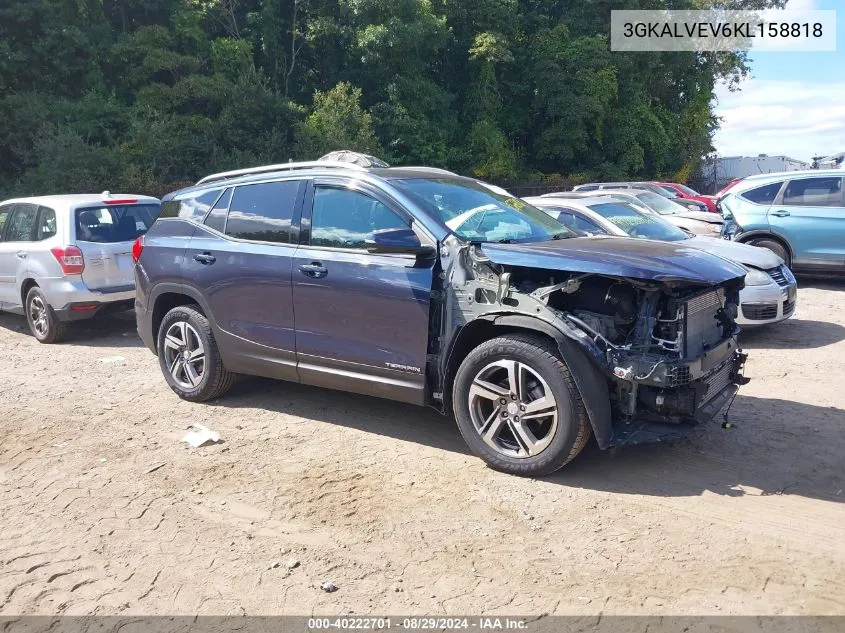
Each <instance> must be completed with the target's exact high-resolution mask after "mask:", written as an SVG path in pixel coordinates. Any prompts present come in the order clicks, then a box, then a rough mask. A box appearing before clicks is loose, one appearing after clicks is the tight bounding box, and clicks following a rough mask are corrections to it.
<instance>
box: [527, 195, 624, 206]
mask: <svg viewBox="0 0 845 633" xmlns="http://www.w3.org/2000/svg"><path fill="white" fill-rule="evenodd" d="M590 193H591V194H592V195H586V196H578V197H574V196H573V197H569V196H566V197H563V196H537V197H528V198H523V200H525V202H527V203H528V204H533V205H535V206H538V207H551V206H567V205H569V206H573V207H576V208H581V207H587V206H588V205H591V204H603V203H604V204H606V203H607V199H608V198H610V196H602V195H596V194H595V193H593V192H590Z"/></svg>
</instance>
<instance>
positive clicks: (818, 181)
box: [783, 177, 842, 207]
mask: <svg viewBox="0 0 845 633" xmlns="http://www.w3.org/2000/svg"><path fill="white" fill-rule="evenodd" d="M783 204H785V205H789V206H797V207H841V206H842V178H839V177H833V178H803V179H800V180H792V181H790V183H789V184H788V185H786V190H785V191H784V192H783Z"/></svg>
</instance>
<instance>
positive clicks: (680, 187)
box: [677, 185, 701, 196]
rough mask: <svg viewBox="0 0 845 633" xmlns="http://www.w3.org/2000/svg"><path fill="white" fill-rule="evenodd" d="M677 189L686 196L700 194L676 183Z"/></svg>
mask: <svg viewBox="0 0 845 633" xmlns="http://www.w3.org/2000/svg"><path fill="white" fill-rule="evenodd" d="M677 187H678V189H680V190H681V191H683V192H684V193H685V194H687V195H688V196H700V195H701V194H700V193H698V192H697V191H696V190H695V189H690V188H689V187H687V186H686V185H677Z"/></svg>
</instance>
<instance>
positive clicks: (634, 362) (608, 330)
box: [440, 245, 747, 445]
mask: <svg viewBox="0 0 845 633" xmlns="http://www.w3.org/2000/svg"><path fill="white" fill-rule="evenodd" d="M444 250H445V249H444ZM450 250H451V249H450ZM453 252H454V251H453ZM454 254H455V256H456V257H455V259H454V260H452V261H449V260H450V259H451V258H448V257H444V253H443V252H441V258H442V259H443V261H444V270H443V272H442V274H441V279H442V281H443V295H442V296H443V297H444V299H446V305H445V308H446V310H445V313H444V316H445V317H446V318H444V322H443V323H442V324H441V327H440V330H441V331H440V334H441V339H440V340H441V341H443V342H445V343H448V339H449V337H450V336H451V335H452V334H453V333H455V334H456V333H457V332H458V331H459V330H460V329H461V328H462V327H463V326H464V325H466V324H468V323H470V322H472V321H474V320H476V319H487V320H490V321H492V322H493V323H495V324H497V325H499V324H506V323H510V322H513V321H512V319H513V318H516V317H513V316H509V315H524V316H526V317H530V318H532V319H539V320H541V321H543V322H545V323H548V324H549V325H550V326H552V327H553V328H554V329H555V330H556V331H560V332H561V333H562V336H564V337H566V338H567V339H569V341H570V342H574V343H575V344H577V346H578V347H579V348H580V350H581V351H583V352H584V353H585V354H586V356H587V357H588V358H589V360H590V361H591V363H592V364H593V365H594V366H595V367H596V368H598V369H599V370H600V372H601V374H602V375H603V376H604V378H605V379H606V381H607V390H608V391H607V394H608V396H609V400H610V407H611V414H610V415H611V418H612V423H613V439H612V440H611V441H610V445H613V444H622V443H626V442H627V441H629V440H631V434H632V433H634V432H635V430H636V429H640V428H641V425H642V424H643V423H656V424H658V425H681V424H685V423H695V422H697V421H703V420H707V419H710V418H712V417H713V416H714V415H715V414H716V413H718V411H719V410H720V409H721V408H722V406H723V405H724V404H725V403H726V402H727V401H728V400H729V399H730V398H732V397H733V395H734V394H735V393H736V391H737V388H738V385H739V384H744V382H747V380H746V379H745V378H743V376H742V375H741V369H742V366H743V364H744V361H745V354H743V353H742V352H741V351H740V350H739V349H738V346H737V342H736V334H737V333H738V332H739V328H738V327H737V325H736V323H735V321H734V318H735V317H736V315H737V310H738V303H739V301H738V300H739V290H740V289H741V288H742V284H743V280H742V277H738V278H735V279H733V280H729V281H726V282H724V283H721V284H715V285H714V284H709V285H708V284H701V283H690V282H687V281H684V280H661V281H654V280H650V279H638V278H621V277H617V276H608V275H604V274H597V273H590V272H577V271H571V272H570V271H561V270H548V269H543V268H533V267H524V266H510V265H501V264H496V263H494V262H492V261H490V259H489V258H487V257H485V255H484V253H483V252H482V251H481V249H480V248H479V247H478V246H477V245H469V246H466V245H464V246H463V247H462V248H461V249H460V250H459V251H458V252H454ZM562 351H563V350H562ZM565 360H566V358H565ZM576 382H577V378H576ZM579 386H580V385H579ZM585 386H586V385H585ZM581 391H582V392H583V391H584V389H581ZM597 439H599V442H600V445H601V438H598V436H597ZM657 439H660V438H657ZM631 441H632V440H631ZM637 441H647V440H637Z"/></svg>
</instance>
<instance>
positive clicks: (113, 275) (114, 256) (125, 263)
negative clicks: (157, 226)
mask: <svg viewBox="0 0 845 633" xmlns="http://www.w3.org/2000/svg"><path fill="white" fill-rule="evenodd" d="M158 211H159V205H158V204H112V203H107V202H104V203H103V204H101V205H94V206H85V207H80V208H78V209H75V210H73V211H72V212H71V226H72V229H71V231H72V234H71V240H72V241H74V243H75V244H76V246H77V247H78V248H79V250H81V251H82V257H83V259H84V261H85V269H84V270H83V271H82V280H83V281H84V282H85V285H86V286H88V288H89V289H90V290H100V291H106V292H119V291H121V290H131V289H132V288H134V287H135V266H134V262H133V261H132V243H133V242H134V241H135V239H136V238H137V237H138V236H140V235H144V234H145V233H146V232H147V230H148V229H149V228H150V226H152V224H153V221H154V220H155V219H156V217H157V216H158Z"/></svg>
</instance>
